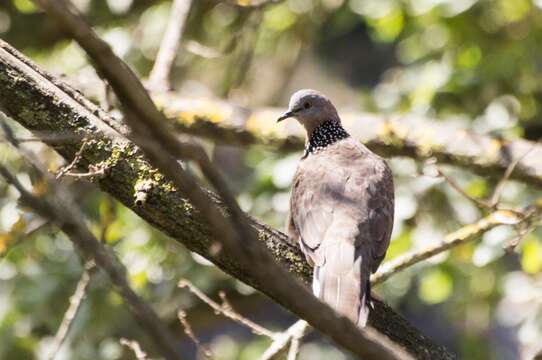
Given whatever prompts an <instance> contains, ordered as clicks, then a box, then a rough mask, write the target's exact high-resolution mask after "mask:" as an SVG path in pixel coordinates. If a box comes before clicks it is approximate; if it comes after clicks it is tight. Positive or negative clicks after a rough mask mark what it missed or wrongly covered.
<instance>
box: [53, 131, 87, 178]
mask: <svg viewBox="0 0 542 360" xmlns="http://www.w3.org/2000/svg"><path fill="white" fill-rule="evenodd" d="M87 144H88V141H86V140H83V144H82V145H81V147H80V148H79V150H78V151H77V152H76V153H75V156H74V157H73V160H72V161H71V162H70V163H69V164H68V165H66V166H64V167H63V168H61V169H60V170H59V171H58V172H57V173H56V175H55V178H56V179H57V180H58V179H60V178H62V177H63V176H64V175H66V174H68V173H70V172H71V170H72V169H73V168H74V167H75V166H77V164H78V163H79V161H81V158H82V157H83V152H84V151H85V148H86V147H87ZM71 176H73V175H71Z"/></svg>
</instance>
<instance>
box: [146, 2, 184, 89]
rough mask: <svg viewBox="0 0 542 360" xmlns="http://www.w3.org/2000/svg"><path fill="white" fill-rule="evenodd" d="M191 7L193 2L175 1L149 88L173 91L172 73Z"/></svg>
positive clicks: (150, 78) (152, 71)
mask: <svg viewBox="0 0 542 360" xmlns="http://www.w3.org/2000/svg"><path fill="white" fill-rule="evenodd" d="M191 5H192V0H174V1H173V5H172V8H171V12H170V16H169V20H168V25H167V28H166V32H165V34H164V37H163V38H162V42H161V43H160V50H159V51H158V55H157V56H156V61H155V62H154V66H153V68H152V70H151V74H150V76H149V82H148V87H149V88H151V89H153V90H160V91H167V90H170V89H171V84H170V73H171V69H172V67H173V63H174V62H175V58H176V57H177V52H178V51H179V45H180V43H181V39H182V36H183V31H184V28H185V26H186V20H187V19H188V14H189V13H190V7H191Z"/></svg>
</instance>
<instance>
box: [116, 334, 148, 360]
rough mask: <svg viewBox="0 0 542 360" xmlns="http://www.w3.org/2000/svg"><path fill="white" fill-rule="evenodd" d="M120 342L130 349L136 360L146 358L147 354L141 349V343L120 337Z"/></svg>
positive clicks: (144, 359) (145, 359)
mask: <svg viewBox="0 0 542 360" xmlns="http://www.w3.org/2000/svg"><path fill="white" fill-rule="evenodd" d="M120 344H121V345H123V346H126V347H127V348H128V349H130V350H132V352H133V353H134V356H135V357H136V359H137V360H147V354H146V353H145V352H144V351H143V349H141V345H139V343H138V342H137V341H135V340H128V339H125V338H121V339H120Z"/></svg>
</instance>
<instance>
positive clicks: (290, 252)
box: [0, 41, 453, 359]
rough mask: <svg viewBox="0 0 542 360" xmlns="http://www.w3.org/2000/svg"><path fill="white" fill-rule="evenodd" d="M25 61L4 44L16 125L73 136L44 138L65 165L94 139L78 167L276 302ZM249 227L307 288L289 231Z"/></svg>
mask: <svg viewBox="0 0 542 360" xmlns="http://www.w3.org/2000/svg"><path fill="white" fill-rule="evenodd" d="M20 58H22V55H20V54H19V53H17V52H16V51H15V50H14V49H12V48H11V47H9V46H8V45H7V44H5V43H3V42H1V41H0V106H2V107H3V109H4V110H5V111H6V112H7V113H8V114H9V115H10V116H11V117H12V118H13V119H14V120H16V121H18V122H19V123H20V124H21V125H23V126H24V127H26V128H28V129H29V130H32V131H42V132H50V133H58V132H60V133H63V134H64V133H65V134H72V135H73V136H74V138H73V139H74V140H73V141H72V142H63V143H60V144H58V143H55V142H54V141H53V142H48V141H47V140H46V141H45V142H46V143H49V144H50V145H51V146H52V147H53V148H55V149H56V150H57V152H59V153H60V154H61V155H62V156H64V157H65V158H66V159H67V161H71V160H72V159H73V158H74V156H75V154H76V152H77V151H78V150H79V149H80V147H81V144H82V138H85V137H86V138H87V139H90V140H88V141H89V144H88V146H87V149H86V150H85V151H84V152H83V154H82V155H81V160H80V161H79V163H78V167H79V168H80V169H81V170H83V171H84V170H85V169H86V168H88V166H89V165H98V164H99V165H101V166H104V167H105V168H107V169H108V170H107V171H106V175H105V176H104V177H102V178H100V179H96V184H97V185H98V186H100V187H101V188H102V189H103V190H104V191H107V192H109V193H111V194H112V195H113V196H114V197H116V198H117V199H118V200H119V201H121V202H122V203H124V204H125V205H126V206H128V207H129V208H131V209H132V210H134V211H135V212H136V213H138V214H139V215H140V216H141V217H142V218H144V219H146V220H147V221H148V222H150V223H151V224H153V225H154V226H156V227H157V228H159V229H160V230H162V231H163V232H165V233H167V234H169V235H170V236H172V237H173V238H175V239H177V240H178V241H180V242H182V243H183V244H185V245H186V246H187V247H188V248H189V249H190V250H192V251H195V252H197V253H199V254H201V255H202V256H204V257H206V258H207V259H209V260H210V261H212V262H213V263H215V264H216V265H217V266H218V267H220V268H221V269H223V270H224V271H226V272H228V273H229V274H231V275H233V276H235V277H236V278H238V279H240V280H242V281H244V282H246V283H248V284H249V285H251V286H253V287H255V288H257V289H259V290H261V291H262V292H264V293H266V294H267V295H269V296H270V297H272V298H274V299H276V296H275V294H274V293H273V292H272V291H270V289H269V288H267V287H266V283H262V282H258V281H257V280H256V279H255V278H254V277H253V274H252V273H251V271H249V269H246V268H243V267H242V266H240V265H239V264H238V263H237V262H236V259H235V258H232V257H231V256H229V254H228V253H226V252H224V251H220V252H213V251H212V249H213V247H212V244H213V242H214V241H213V237H212V236H211V233H210V232H209V229H208V227H207V226H206V224H205V222H203V221H202V218H201V214H200V213H199V212H198V211H197V210H196V209H194V207H193V206H192V205H191V204H190V203H189V202H188V201H187V200H186V199H184V198H183V197H182V196H181V194H180V193H179V191H177V190H176V189H175V188H174V187H172V184H171V183H170V182H168V181H167V180H166V179H165V177H164V176H163V175H162V174H160V173H159V172H158V171H157V170H156V169H155V168H153V167H152V166H151V165H150V164H149V162H148V161H147V160H146V159H145V157H143V155H142V153H141V151H140V150H139V149H138V148H136V147H135V146H134V145H133V144H132V143H130V142H129V141H127V140H126V139H125V138H124V137H123V136H121V135H120V134H119V133H118V132H116V131H114V130H113V129H111V128H110V127H108V126H106V125H105V124H104V123H103V122H102V121H101V120H100V118H99V117H98V116H97V115H95V114H98V115H100V117H102V115H103V113H102V112H101V111H100V109H99V108H98V107H96V106H94V105H92V104H90V103H89V102H88V100H86V99H84V98H81V97H80V95H77V92H75V91H74V90H72V89H70V88H69V87H68V86H66V85H65V84H63V83H62V82H60V81H58V80H56V79H55V80H54V82H52V81H51V80H49V79H51V78H52V77H51V76H50V75H48V74H46V73H44V72H42V71H41V70H39V69H38V68H36V67H35V66H34V65H32V63H31V62H30V61H29V60H28V59H25V60H24V61H21V60H20ZM57 84H59V85H57ZM73 94H75V95H73ZM109 120H110V119H109ZM141 183H146V184H148V187H149V189H148V190H147V199H146V201H145V202H144V203H143V204H142V205H141V206H138V205H136V204H135V201H134V194H135V193H136V188H138V186H139V185H140V184H141ZM209 194H210V196H211V197H212V199H213V201H214V202H215V203H216V204H217V205H219V206H222V203H221V202H220V200H219V199H218V198H217V197H216V196H214V195H213V194H211V193H209ZM249 222H250V225H251V227H252V228H253V229H254V230H255V231H256V232H257V234H258V238H259V239H260V240H261V242H262V243H263V244H265V245H266V246H267V248H268V249H269V251H270V252H271V254H272V255H273V256H274V258H275V259H277V260H278V261H280V262H281V263H282V264H283V265H284V266H285V267H286V268H287V269H288V270H289V271H290V272H291V273H293V274H295V275H297V276H298V277H299V278H300V279H302V280H303V281H304V282H305V283H309V282H310V279H311V274H312V270H311V268H310V267H309V265H308V264H307V263H306V261H305V259H304V257H303V256H302V254H301V253H300V251H299V249H298V248H297V247H296V246H295V245H294V244H291V243H289V241H288V239H287V237H286V236H285V235H284V234H282V233H280V232H278V231H276V230H273V229H271V228H269V227H267V226H266V225H264V224H261V223H258V222H257V221H256V220H254V219H249ZM276 300H277V299H276ZM370 324H371V325H372V326H374V327H375V328H376V329H378V330H379V331H381V332H383V333H385V334H386V335H388V336H389V337H390V338H391V339H392V340H393V341H394V342H396V343H398V344H400V345H402V346H404V347H405V348H407V349H408V351H409V352H410V353H411V354H413V355H414V356H416V357H418V358H431V359H449V358H453V355H451V354H450V353H448V352H447V351H446V350H445V349H444V348H443V347H440V346H436V345H434V344H432V343H431V341H429V340H428V339H427V338H425V337H424V336H423V335H421V334H420V333H419V332H418V331H417V330H415V329H413V328H412V327H411V326H410V325H409V324H408V323H407V322H406V321H405V320H404V319H402V318H401V317H400V316H398V315H397V314H395V313H394V312H393V310H391V309H390V308H389V307H387V306H386V305H384V304H383V303H379V302H377V303H376V304H375V311H373V312H371V318H370Z"/></svg>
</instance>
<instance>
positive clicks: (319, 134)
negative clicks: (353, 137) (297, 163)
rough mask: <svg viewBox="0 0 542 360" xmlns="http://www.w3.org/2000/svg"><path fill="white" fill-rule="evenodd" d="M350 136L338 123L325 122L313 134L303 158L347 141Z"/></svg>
mask: <svg viewBox="0 0 542 360" xmlns="http://www.w3.org/2000/svg"><path fill="white" fill-rule="evenodd" d="M349 136H350V134H348V133H347V132H346V130H345V129H344V128H343V127H342V125H341V124H340V123H339V122H338V121H332V120H328V121H325V122H323V123H322V124H321V125H320V126H318V127H317V128H316V129H314V131H313V132H312V133H311V135H310V137H309V141H308V142H307V146H305V154H304V155H303V157H307V156H308V155H309V154H314V153H316V152H318V151H320V150H323V149H325V148H326V147H327V146H329V145H331V144H333V143H335V142H337V141H339V140H342V139H346V138H347V137H349Z"/></svg>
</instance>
